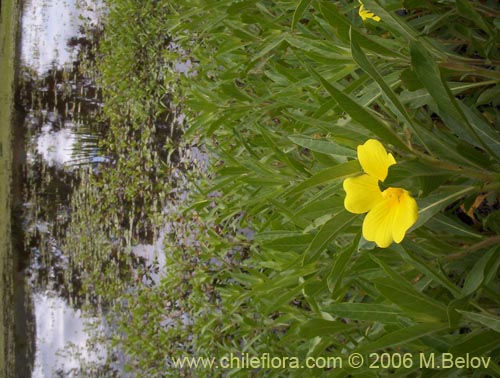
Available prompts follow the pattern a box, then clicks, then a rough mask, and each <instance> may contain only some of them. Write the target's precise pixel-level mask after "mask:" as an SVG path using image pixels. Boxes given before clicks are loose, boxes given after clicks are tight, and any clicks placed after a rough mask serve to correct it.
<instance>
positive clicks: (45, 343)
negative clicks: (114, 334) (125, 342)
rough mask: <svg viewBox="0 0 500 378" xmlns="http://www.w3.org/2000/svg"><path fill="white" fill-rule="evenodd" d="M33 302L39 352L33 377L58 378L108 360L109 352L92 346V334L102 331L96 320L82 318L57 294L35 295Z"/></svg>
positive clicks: (80, 314) (36, 356) (79, 312)
mask: <svg viewBox="0 0 500 378" xmlns="http://www.w3.org/2000/svg"><path fill="white" fill-rule="evenodd" d="M34 302H35V314H36V327H37V331H36V333H37V351H36V355H35V366H34V370H33V375H32V377H33V378H44V377H55V376H57V374H61V373H62V372H72V371H78V370H79V369H80V367H81V366H82V365H85V364H89V363H94V362H96V361H101V362H102V361H104V360H105V358H106V351H104V350H102V349H100V348H99V345H92V343H91V340H92V338H91V335H89V331H91V332H94V333H99V332H102V329H101V328H102V327H101V326H100V325H99V323H98V322H97V319H94V320H89V319H88V318H86V319H84V318H82V313H81V311H80V310H75V309H73V308H71V307H69V306H68V305H67V303H66V302H65V301H64V300H63V299H61V298H60V297H58V295H57V293H51V292H45V293H39V294H35V295H34ZM92 322H93V323H94V324H93V326H92ZM96 323H97V324H96Z"/></svg>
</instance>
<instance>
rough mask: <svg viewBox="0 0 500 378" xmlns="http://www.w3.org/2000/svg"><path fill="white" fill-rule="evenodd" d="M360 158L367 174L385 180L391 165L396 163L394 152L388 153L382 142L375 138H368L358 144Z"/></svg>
mask: <svg viewBox="0 0 500 378" xmlns="http://www.w3.org/2000/svg"><path fill="white" fill-rule="evenodd" d="M358 159H359V163H360V164H361V167H362V168H363V171H365V173H366V174H368V175H370V176H373V177H376V178H377V179H379V180H380V181H384V180H385V178H386V177H387V173H388V172H389V167H390V166H391V165H394V164H396V160H395V159H394V156H392V154H388V153H387V151H386V150H385V148H384V146H383V145H382V143H380V142H379V141H378V140H375V139H368V140H367V141H366V142H365V143H364V144H362V145H360V146H358Z"/></svg>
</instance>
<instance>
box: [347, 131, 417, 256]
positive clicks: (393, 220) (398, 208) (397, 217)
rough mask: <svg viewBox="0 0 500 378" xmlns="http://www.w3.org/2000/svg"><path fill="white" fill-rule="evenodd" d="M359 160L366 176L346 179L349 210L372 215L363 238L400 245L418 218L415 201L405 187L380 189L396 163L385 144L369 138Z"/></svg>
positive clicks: (386, 245) (383, 244) (367, 218)
mask: <svg viewBox="0 0 500 378" xmlns="http://www.w3.org/2000/svg"><path fill="white" fill-rule="evenodd" d="M358 159H359V163H360V164H361V167H362V168H363V171H364V172H365V174H363V175H361V176H357V177H351V178H347V179H345V180H344V185H343V186H344V190H345V191H346V197H345V200H344V206H345V208H346V209H347V210H348V211H350V212H351V213H354V214H363V213H368V214H367V215H366V217H365V220H364V221H363V237H364V238H365V239H366V240H369V241H374V242H375V243H376V244H377V245H378V246H379V247H381V248H387V247H388V246H390V245H391V243H392V242H393V241H394V242H396V243H400V242H401V241H402V240H403V238H404V236H405V234H406V231H408V229H409V228H410V227H411V226H413V225H414V224H415V222H416V221H417V218H418V208H417V202H416V201H415V199H414V198H413V197H412V196H411V195H410V194H409V193H408V191H406V190H404V189H401V188H387V189H385V190H384V191H381V190H380V187H379V181H380V182H383V181H384V180H385V179H386V177H387V173H388V172H389V167H390V166H391V165H394V164H396V160H395V159H394V157H393V156H392V155H391V154H390V153H387V151H386V150H385V148H384V146H383V145H382V143H380V142H379V141H378V140H375V139H369V140H367V141H366V142H365V144H363V145H360V146H358Z"/></svg>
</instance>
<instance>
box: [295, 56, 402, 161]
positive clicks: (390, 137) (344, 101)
mask: <svg viewBox="0 0 500 378" xmlns="http://www.w3.org/2000/svg"><path fill="white" fill-rule="evenodd" d="M297 58H298V59H299V60H300V61H302V64H303V65H304V66H305V67H306V68H307V70H308V71H309V72H310V73H311V74H312V75H313V76H314V77H315V78H316V79H317V80H318V81H319V82H320V83H321V84H322V85H323V87H324V88H325V89H326V90H327V91H328V93H330V95H331V96H332V98H333V99H334V100H335V101H336V102H337V103H338V104H339V106H340V107H341V108H342V110H344V111H345V112H346V113H347V114H349V115H350V116H351V118H352V119H353V120H355V121H356V122H358V123H359V124H360V125H362V126H363V127H364V128H366V129H367V130H369V131H371V132H372V133H374V134H375V135H377V136H378V137H379V138H380V139H382V140H383V141H384V142H387V143H391V144H393V145H394V146H396V147H398V148H401V149H403V150H405V151H409V148H408V147H407V146H406V144H405V143H404V142H403V141H402V140H401V138H400V137H399V136H398V135H397V134H396V133H395V132H394V131H393V130H392V129H391V128H390V127H389V126H388V125H387V124H385V123H384V122H383V121H382V120H381V119H380V118H379V117H377V116H376V115H375V114H374V113H373V112H370V111H368V110H367V109H366V108H365V107H364V106H361V105H360V104H358V103H357V102H356V101H355V100H353V99H352V98H350V97H349V96H348V95H347V94H345V93H344V92H343V91H341V90H339V89H337V88H336V87H335V86H333V85H332V84H330V83H329V82H328V81H326V80H325V79H324V78H323V77H322V76H321V75H320V74H318V73H317V72H316V71H315V70H314V69H313V68H312V67H310V65H309V64H308V63H306V62H305V61H303V59H302V58H301V57H300V56H298V55H297Z"/></svg>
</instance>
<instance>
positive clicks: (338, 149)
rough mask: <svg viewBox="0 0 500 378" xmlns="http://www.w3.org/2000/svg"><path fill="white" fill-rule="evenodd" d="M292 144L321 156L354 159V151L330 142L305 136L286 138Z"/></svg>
mask: <svg viewBox="0 0 500 378" xmlns="http://www.w3.org/2000/svg"><path fill="white" fill-rule="evenodd" d="M288 138H289V139H290V140H291V141H292V142H293V143H295V144H298V145H299V146H302V147H305V148H308V149H309V150H311V151H316V152H321V153H323V154H332V155H341V156H347V157H352V158H355V157H356V151H354V150H351V149H349V148H345V147H342V146H339V145H338V144H337V143H335V142H333V141H331V140H325V139H315V138H311V137H308V136H306V135H291V136H289V137H288Z"/></svg>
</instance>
